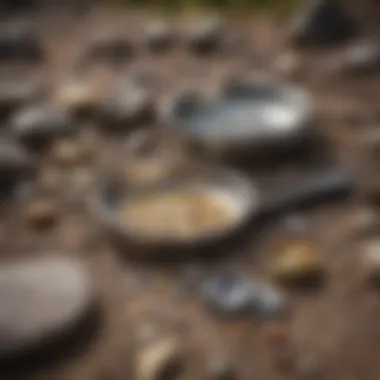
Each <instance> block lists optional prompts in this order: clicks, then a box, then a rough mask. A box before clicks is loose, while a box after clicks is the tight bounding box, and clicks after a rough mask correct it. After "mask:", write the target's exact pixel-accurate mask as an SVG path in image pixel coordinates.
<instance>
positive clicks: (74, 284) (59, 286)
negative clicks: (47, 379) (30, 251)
mask: <svg viewBox="0 0 380 380" xmlns="http://www.w3.org/2000/svg"><path fill="white" fill-rule="evenodd" d="M93 300H94V297H93V287H92V284H91V279H90V277H89V274H88V273H87V271H86V269H85V267H84V266H83V265H82V264H81V263H80V262H77V261H76V260H74V259H68V258H59V257H55V258H39V259H35V260H29V261H26V262H19V263H14V264H5V265H3V266H2V267H1V268H0V303H1V308H0V360H6V359H7V358H12V357H14V356H17V355H19V354H20V353H23V352H27V351H34V350H35V349H36V348H40V347H42V346H43V345H44V344H46V343H47V342H50V341H51V340H52V339H53V338H54V337H55V336H59V334H61V333H63V332H68V331H69V330H70V328H72V327H74V325H75V324H76V323H78V322H79V321H80V320H81V318H83V316H84V315H85V314H86V312H87V311H88V310H89V309H90V306H91V305H92V302H93ZM53 340H54V339H53Z"/></svg>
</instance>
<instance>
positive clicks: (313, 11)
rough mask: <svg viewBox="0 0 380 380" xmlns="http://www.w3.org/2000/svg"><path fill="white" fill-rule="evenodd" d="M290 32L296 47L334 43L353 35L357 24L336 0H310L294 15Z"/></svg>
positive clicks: (346, 39) (356, 29) (356, 30)
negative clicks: (299, 12)
mask: <svg viewBox="0 0 380 380" xmlns="http://www.w3.org/2000/svg"><path fill="white" fill-rule="evenodd" d="M290 32H291V34H290V39H291V41H292V42H293V43H294V44H295V45H296V46H298V47H309V46H316V45H335V44H339V43H343V42H346V41H348V40H349V39H351V38H352V37H354V36H355V35H356V34H357V32H358V26H357V24H356V22H355V21H354V20H353V19H352V18H351V16H350V15H348V14H347V13H346V12H345V11H344V9H343V8H342V6H341V5H340V4H339V2H338V1H337V0H312V1H309V2H308V4H307V7H306V9H305V10H304V12H301V14H298V15H297V16H296V18H295V20H294V22H293V24H292V25H291V31H290Z"/></svg>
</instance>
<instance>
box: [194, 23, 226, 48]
mask: <svg viewBox="0 0 380 380" xmlns="http://www.w3.org/2000/svg"><path fill="white" fill-rule="evenodd" d="M223 39H224V30H223V25H222V23H221V22H220V20H219V19H214V18H212V19H206V20H201V21H199V22H198V23H195V24H194V25H193V27H192V29H191V31H190V33H189V36H188V41H189V47H190V50H191V51H192V52H194V53H195V54H197V55H208V54H211V53H215V52H216V51H218V50H219V49H220V47H221V45H222V43H223Z"/></svg>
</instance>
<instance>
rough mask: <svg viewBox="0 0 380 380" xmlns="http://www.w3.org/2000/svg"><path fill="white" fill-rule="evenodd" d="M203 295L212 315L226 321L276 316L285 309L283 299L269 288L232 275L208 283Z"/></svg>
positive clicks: (203, 287) (266, 285) (212, 279)
mask: <svg viewBox="0 0 380 380" xmlns="http://www.w3.org/2000/svg"><path fill="white" fill-rule="evenodd" d="M202 296H203V297H204V300H205V302H206V304H207V306H209V307H210V308H211V309H212V310H213V311H214V312H216V313H217V314H219V315H221V316H223V317H227V318H240V317H254V318H264V319H272V318H277V317H279V316H280V315H281V314H282V312H283V310H284V307H285V299H284V296H283V295H282V294H281V293H279V292H278V291H277V290H276V289H274V288H273V287H272V286H270V285H268V284H265V283H260V282H255V281H252V280H251V279H249V278H247V277H240V276H237V275H234V274H232V273H227V274H222V275H219V276H216V277H214V278H211V279H209V280H207V281H206V282H205V283H204V284H203V286H202Z"/></svg>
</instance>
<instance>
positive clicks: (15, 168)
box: [0, 137, 37, 183]
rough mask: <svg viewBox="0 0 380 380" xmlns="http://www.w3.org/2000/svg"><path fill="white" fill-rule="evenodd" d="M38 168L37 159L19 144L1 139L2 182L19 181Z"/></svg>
mask: <svg viewBox="0 0 380 380" xmlns="http://www.w3.org/2000/svg"><path fill="white" fill-rule="evenodd" d="M36 167H37V161H36V159H35V158H34V157H33V156H32V155H31V154H30V153H28V152H27V151H26V150H25V149H24V148H23V147H22V146H21V145H19V144H18V143H17V142H15V141H13V140H10V139H8V138H4V137H3V138H1V139H0V182H1V183H3V182H4V181H7V180H19V179H22V178H23V177H25V176H28V175H29V174H31V173H32V172H33V171H34V170H35V169H36Z"/></svg>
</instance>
